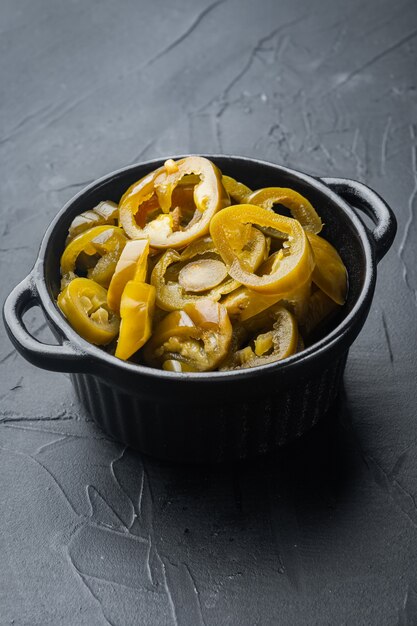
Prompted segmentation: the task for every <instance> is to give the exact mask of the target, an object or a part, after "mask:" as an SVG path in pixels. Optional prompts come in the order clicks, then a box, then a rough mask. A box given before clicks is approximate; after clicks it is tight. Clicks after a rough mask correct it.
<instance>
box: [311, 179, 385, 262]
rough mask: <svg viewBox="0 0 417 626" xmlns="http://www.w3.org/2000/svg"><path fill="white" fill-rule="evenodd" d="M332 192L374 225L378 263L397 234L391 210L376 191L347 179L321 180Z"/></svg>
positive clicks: (372, 234)
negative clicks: (361, 212) (368, 218)
mask: <svg viewBox="0 0 417 626" xmlns="http://www.w3.org/2000/svg"><path fill="white" fill-rule="evenodd" d="M321 180H322V181H323V182H324V183H325V184H326V185H327V186H328V187H330V189H332V191H334V192H335V193H337V195H339V196H341V197H342V198H343V199H344V200H346V201H347V202H348V203H351V204H352V205H353V206H354V207H355V208H357V209H360V210H361V211H363V212H364V213H366V215H368V217H370V218H371V220H372V221H373V222H374V224H375V228H374V229H373V230H372V231H371V233H370V234H371V237H372V240H373V243H374V244H375V251H376V259H377V262H379V261H380V260H381V259H382V258H383V257H384V256H385V254H386V253H387V252H388V250H389V249H390V247H391V245H392V242H393V241H394V238H395V233H396V232H397V220H396V218H395V215H394V213H393V211H392V209H391V208H390V207H389V206H388V204H387V203H386V202H385V200H383V199H382V198H381V196H379V195H378V194H377V193H376V191H374V190H373V189H371V188H370V187H367V185H364V184H363V183H360V182H358V181H356V180H350V179H348V178H322V179H321Z"/></svg>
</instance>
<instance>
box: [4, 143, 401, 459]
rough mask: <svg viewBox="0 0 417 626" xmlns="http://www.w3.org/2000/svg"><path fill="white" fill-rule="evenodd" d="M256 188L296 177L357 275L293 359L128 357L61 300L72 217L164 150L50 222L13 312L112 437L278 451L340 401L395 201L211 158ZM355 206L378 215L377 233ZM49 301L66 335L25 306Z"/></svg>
mask: <svg viewBox="0 0 417 626" xmlns="http://www.w3.org/2000/svg"><path fill="white" fill-rule="evenodd" d="M208 158H210V159H211V160H213V161H214V162H215V163H216V164H217V165H218V166H219V167H220V169H221V170H222V171H223V172H224V173H226V174H228V175H230V176H234V177H236V178H237V179H238V180H241V181H243V182H245V183H246V184H247V185H249V186H250V187H251V188H253V189H257V188H260V187H266V186H271V185H275V186H283V187H291V188H294V189H296V190H297V191H299V192H300V193H302V194H303V195H305V196H306V197H307V198H308V199H309V200H310V201H311V202H312V204H313V205H314V206H315V207H316V208H317V210H318V212H319V214H320V216H321V217H322V220H323V222H324V224H325V227H324V230H323V235H324V236H325V238H327V239H328V240H329V241H330V242H331V243H332V244H333V245H334V246H335V247H336V248H337V250H338V251H339V252H340V254H341V256H342V258H343V261H344V263H345V264H346V267H347V269H348V273H349V295H348V300H347V302H346V304H345V306H344V307H343V309H342V310H341V315H340V316H339V318H338V319H337V320H336V321H335V322H334V324H333V327H332V328H331V329H330V330H329V332H328V333H327V334H326V336H324V337H323V338H321V339H319V340H318V341H317V342H316V343H314V344H313V345H311V346H310V347H308V348H307V349H306V350H304V351H303V352H302V353H300V354H296V355H294V356H292V357H290V358H288V359H286V360H284V361H281V362H278V363H273V364H270V365H265V366H262V367H258V368H254V369H247V370H242V371H230V372H210V373H192V374H177V373H173V372H165V371H162V370H157V369H151V368H148V367H143V366H140V365H135V364H133V363H126V362H123V361H120V360H119V359H116V358H115V357H113V356H111V355H109V354H107V353H106V352H104V351H103V350H101V349H100V348H97V347H95V346H93V345H91V344H89V343H87V342H86V341H84V340H83V339H82V338H81V337H80V336H79V335H78V334H77V333H76V332H75V331H74V330H73V329H72V328H71V326H70V325H69V324H68V322H67V321H66V319H65V318H64V317H63V315H62V314H61V312H60V311H59V309H58V308H57V306H56V304H55V297H56V295H57V292H58V289H59V278H60V277H59V259H60V256H61V253H62V251H63V248H64V242H65V238H66V233H67V230H68V226H69V224H70V222H71V220H72V219H73V217H74V216H75V215H77V214H79V213H81V212H82V211H85V210H86V209H89V208H91V207H92V206H94V205H96V204H98V202H100V201H101V200H107V199H109V200H114V201H116V202H117V201H119V199H120V197H121V195H122V193H123V192H124V191H125V190H126V189H127V187H129V186H130V185H131V184H132V183H133V182H134V181H136V180H138V179H139V178H141V177H142V176H144V175H145V174H146V173H148V172H149V171H151V170H153V169H155V168H156V167H159V166H160V165H162V164H163V161H164V160H157V161H148V162H147V163H142V164H140V165H133V166H131V167H128V168H125V169H122V170H119V171H117V172H115V173H112V174H109V175H108V176H106V177H104V178H102V179H100V180H98V181H97V182H95V183H93V184H92V185H90V186H89V187H87V188H86V189H84V190H83V191H81V192H80V193H79V194H77V195H76V196H75V197H74V198H73V199H72V200H70V201H69V202H68V203H67V204H66V205H65V206H64V208H63V209H62V210H61V211H60V213H59V214H58V215H57V216H56V218H55V219H54V221H53V222H52V224H51V225H50V226H49V228H48V230H47V232H46V234H45V237H44V239H43V242H42V245H41V248H40V252H39V256H38V259H37V261H36V263H35V266H34V268H33V270H32V272H31V273H30V274H29V276H27V277H26V278H25V279H24V280H23V281H22V282H21V283H20V284H19V285H17V287H16V288H15V289H14V290H13V291H12V293H11V294H10V295H9V297H8V298H7V300H6V302H5V305H4V311H3V315H4V321H5V325H6V328H7V330H8V333H9V335H10V338H11V340H12V342H13V343H14V345H15V346H16V348H17V350H18V351H19V352H20V353H21V354H22V355H23V356H24V357H25V358H26V359H27V360H28V361H30V362H31V363H33V364H34V365H37V366H39V367H42V368H45V369H48V370H54V371H61V372H70V373H71V380H72V382H73V385H74V387H75V390H76V392H77V395H78V397H79V399H80V400H81V402H82V403H83V404H84V405H85V406H86V408H87V409H88V411H89V412H90V413H91V415H92V417H93V418H94V420H95V421H96V422H97V424H98V425H99V426H101V428H102V429H103V430H104V431H105V432H106V433H108V434H109V435H110V436H111V437H113V438H115V439H117V440H119V441H122V442H124V443H126V444H128V445H130V446H132V447H134V448H137V449H138V450H141V451H142V452H145V453H146V454H150V455H153V456H156V457H159V458H161V459H170V460H179V461H188V462H206V461H222V460H227V459H236V458H246V457H250V456H255V455H257V454H260V453H265V452H267V451H270V450H273V449H275V448H277V447H278V446H280V445H282V444H285V443H287V442H288V441H290V440H292V439H294V438H295V437H298V436H299V435H301V434H302V433H304V432H305V431H307V430H308V429H309V428H311V427H312V426H313V425H314V424H315V423H316V422H317V421H318V420H319V419H320V417H321V416H323V415H324V414H325V413H326V411H327V410H328V408H329V406H330V405H331V403H332V402H333V400H334V399H335V397H336V395H337V393H338V390H339V388H340V384H341V381H342V375H343V371H344V367H345V363H346V358H347V355H348V350H349V348H350V346H351V344H352V342H353V341H354V340H355V338H356V337H357V335H358V333H359V332H360V330H361V328H362V326H363V324H364V322H365V320H366V317H367V315H368V312H369V307H370V305H371V301H372V297H373V292H374V287H375V280H376V264H377V262H378V261H379V260H380V259H381V258H382V257H383V256H384V254H385V253H386V252H387V250H388V249H389V247H390V246H391V244H392V241H393V239H394V236H395V232H396V220H395V217H394V216H393V214H392V211H391V209H390V208H389V207H388V206H387V204H386V203H385V202H384V201H383V200H382V199H381V198H380V197H379V196H378V195H377V194H376V193H375V192H374V191H372V190H371V189H369V188H368V187H366V186H365V185H363V184H361V183H358V182H355V181H351V180H345V179H332V178H326V179H322V180H320V179H315V178H312V177H311V176H307V175H305V174H302V173H300V172H297V171H295V170H290V169H287V168H284V167H280V166H278V165H274V164H271V163H266V162H262V161H257V160H254V159H248V158H242V157H231V156H210V155H209V156H208ZM352 206H353V207H355V208H356V209H359V210H361V211H363V212H364V213H366V214H367V215H368V216H369V217H370V218H371V219H372V221H373V222H374V223H375V229H374V230H372V231H370V230H369V229H368V228H367V227H366V226H365V225H364V224H363V223H362V221H361V220H360V219H359V218H358V217H357V215H356V214H355V211H354V210H352ZM32 306H40V307H41V308H42V310H43V312H44V314H45V317H46V319H47V321H48V324H49V326H50V327H51V329H52V331H53V332H54V334H55V336H56V337H57V339H58V340H59V342H60V345H58V346H54V345H45V344H43V343H40V342H39V341H38V340H37V339H35V338H34V337H33V336H32V335H31V334H30V332H29V331H28V330H27V329H26V327H25V325H24V323H23V321H22V316H23V314H24V312H25V311H26V310H27V309H29V308H30V307H32Z"/></svg>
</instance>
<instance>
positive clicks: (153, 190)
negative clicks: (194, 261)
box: [119, 157, 230, 249]
mask: <svg viewBox="0 0 417 626" xmlns="http://www.w3.org/2000/svg"><path fill="white" fill-rule="evenodd" d="M193 174H197V175H198V176H199V178H200V181H199V182H198V184H196V185H195V186H194V191H193V199H194V203H195V207H196V208H195V211H194V215H193V217H192V219H191V221H190V222H189V223H188V224H187V225H185V226H180V227H178V226H179V225H178V223H177V222H178V220H176V216H175V214H174V211H175V208H174V207H172V195H173V192H174V189H175V188H176V187H177V185H178V184H180V182H181V179H182V178H184V176H188V175H193ZM151 199H152V201H153V202H156V200H157V203H158V205H159V207H160V209H161V213H159V214H158V215H156V216H155V218H154V219H152V220H151V221H148V222H147V223H143V222H141V224H142V226H140V225H138V223H137V221H136V219H135V215H136V213H137V212H138V210H139V207H140V205H141V204H142V203H143V202H145V201H148V200H151ZM229 203H230V202H229V196H228V194H227V192H226V191H225V189H224V187H223V185H222V182H221V173H220V171H219V170H218V168H217V167H216V166H215V165H214V163H211V161H209V160H208V159H205V158H203V157H187V158H185V159H180V160H179V161H177V162H174V161H172V159H169V160H168V161H166V163H165V166H164V167H163V168H159V169H158V170H156V171H155V172H152V173H151V174H149V175H148V176H147V177H145V178H144V179H142V180H141V181H139V182H138V183H135V184H134V185H132V186H131V187H130V188H129V189H128V190H127V192H126V193H125V194H124V195H123V197H122V199H121V201H120V210H119V213H120V223H121V225H122V226H123V228H124V230H125V232H126V233H127V235H128V236H129V237H131V238H132V239H143V238H145V237H148V238H149V242H150V245H151V246H152V247H154V248H161V249H164V248H175V249H178V248H184V247H185V246H186V245H187V244H189V243H190V242H191V241H194V240H195V239H196V238H198V237H200V236H202V235H205V234H207V233H208V230H209V223H210V219H211V218H212V216H213V215H214V213H216V211H218V210H219V209H222V208H223V207H224V206H227V205H228V204H229ZM171 208H173V209H174V211H172V212H171ZM152 217H153V215H152Z"/></svg>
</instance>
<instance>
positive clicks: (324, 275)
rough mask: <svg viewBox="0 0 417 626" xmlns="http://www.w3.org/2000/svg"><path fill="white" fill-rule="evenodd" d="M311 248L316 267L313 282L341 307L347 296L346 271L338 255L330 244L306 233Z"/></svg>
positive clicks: (321, 238)
mask: <svg viewBox="0 0 417 626" xmlns="http://www.w3.org/2000/svg"><path fill="white" fill-rule="evenodd" d="M307 237H308V240H309V242H310V244H311V247H312V248H313V252H314V258H315V260H316V266H315V268H314V270H313V276H312V278H313V282H314V283H315V284H316V285H317V287H320V289H321V290H322V291H324V293H325V294H326V295H327V296H329V298H331V299H332V300H333V301H334V302H336V304H340V305H343V304H344V303H345V301H346V294H347V271H346V267H345V264H344V263H343V261H342V259H341V258H340V255H339V253H338V252H337V250H335V248H334V247H333V246H332V244H331V243H329V242H328V241H326V239H323V237H318V235H314V234H313V233H307Z"/></svg>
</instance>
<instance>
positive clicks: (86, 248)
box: [61, 226, 127, 287]
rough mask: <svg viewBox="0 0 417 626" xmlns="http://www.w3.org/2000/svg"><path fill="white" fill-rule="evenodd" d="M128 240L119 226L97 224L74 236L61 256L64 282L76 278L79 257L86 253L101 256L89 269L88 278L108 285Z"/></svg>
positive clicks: (104, 285) (105, 285)
mask: <svg viewBox="0 0 417 626" xmlns="http://www.w3.org/2000/svg"><path fill="white" fill-rule="evenodd" d="M126 241H127V239H126V237H125V235H124V233H123V231H122V230H121V229H120V228H118V227H117V226H95V227H94V228H90V229H89V230H86V231H85V232H82V233H80V234H79V235H77V236H76V237H74V239H72V241H70V243H69V244H68V245H67V247H66V248H65V250H64V252H63V254H62V256H61V275H62V277H63V281H64V284H66V283H67V282H68V280H71V279H72V278H74V276H75V267H76V263H77V259H78V257H79V255H80V254H81V253H85V254H87V255H89V256H93V255H96V254H97V255H99V256H100V257H101V258H100V259H99V260H98V262H97V263H96V264H95V265H94V267H92V268H90V269H89V270H88V278H91V279H92V280H94V281H96V282H98V283H99V284H100V285H102V286H103V287H107V286H108V284H109V283H110V280H111V277H112V275H113V272H114V269H115V267H116V264H117V261H118V259H119V256H120V254H121V253H122V250H123V248H124V246H125V244H126Z"/></svg>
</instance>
